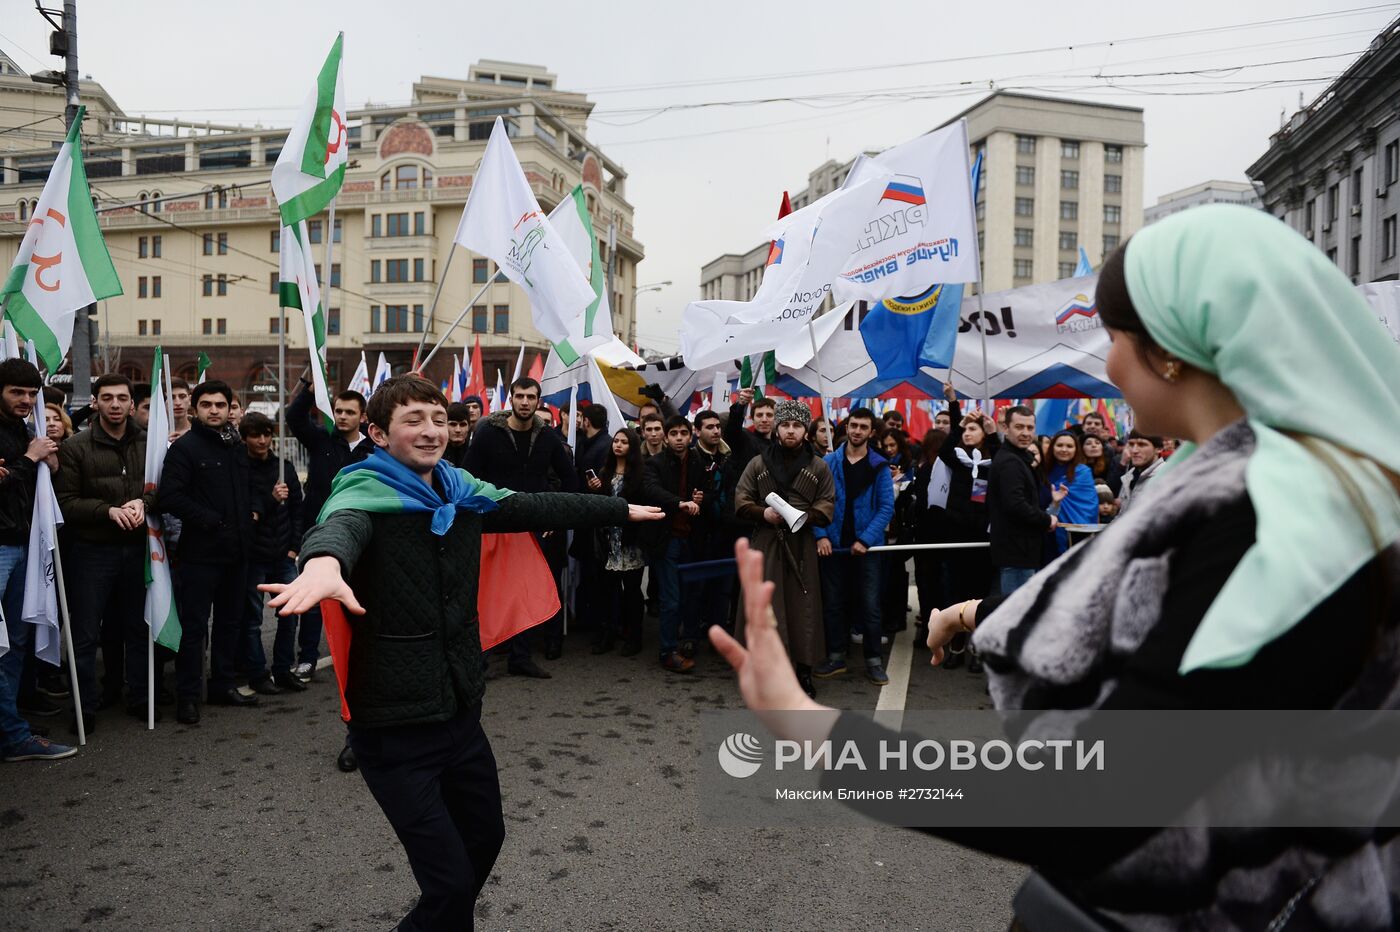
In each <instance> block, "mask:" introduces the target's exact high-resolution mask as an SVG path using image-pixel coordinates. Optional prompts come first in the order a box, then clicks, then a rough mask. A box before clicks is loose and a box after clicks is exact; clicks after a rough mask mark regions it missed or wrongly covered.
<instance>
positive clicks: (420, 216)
mask: <svg viewBox="0 0 1400 932" xmlns="http://www.w3.org/2000/svg"><path fill="white" fill-rule="evenodd" d="M427 232H428V215H427V214H425V213H423V211H421V210H418V211H414V213H413V235H414V236H422V235H423V234H425V233H427Z"/></svg>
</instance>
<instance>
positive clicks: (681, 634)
mask: <svg viewBox="0 0 1400 932" xmlns="http://www.w3.org/2000/svg"><path fill="white" fill-rule="evenodd" d="M691 436H692V431H691V427H690V422H689V421H687V420H686V419H685V418H684V417H682V416H681V415H679V414H677V415H674V416H673V417H671V418H670V419H669V420H667V421H666V449H665V450H662V451H661V452H660V453H658V454H657V455H656V456H653V457H652V458H651V459H649V460H647V461H646V464H645V465H644V466H643V468H642V476H643V479H642V494H643V495H644V496H645V497H646V500H647V503H648V504H651V505H656V506H659V507H660V508H661V510H662V511H664V512H666V515H667V517H668V518H669V519H670V520H668V521H666V522H665V523H664V524H662V525H659V526H658V527H655V528H648V529H647V530H648V532H649V533H648V534H647V536H646V539H645V543H646V544H647V547H648V550H649V551H650V552H651V555H652V559H651V567H652V569H653V570H654V571H655V573H656V577H657V581H658V586H659V587H660V590H661V592H660V594H661V666H663V667H665V668H666V669H667V670H670V671H671V672H672V673H688V672H689V671H690V670H691V669H693V668H694V667H695V660H694V657H695V639H696V638H697V637H699V636H700V630H699V629H700V612H699V608H700V606H699V600H698V599H696V598H694V597H693V596H694V594H693V593H689V592H683V591H682V589H683V587H682V585H681V577H680V569H679V567H680V564H682V563H689V562H691V560H692V559H698V556H696V555H698V554H703V553H704V546H705V536H706V533H707V532H708V530H709V522H708V521H706V520H705V517H704V515H703V514H702V507H703V505H704V503H705V485H706V481H707V480H708V479H709V474H708V473H706V471H705V469H704V466H703V465H702V464H701V463H700V462H698V461H697V459H696V458H695V457H694V456H693V455H692V451H691V447H690V441H691Z"/></svg>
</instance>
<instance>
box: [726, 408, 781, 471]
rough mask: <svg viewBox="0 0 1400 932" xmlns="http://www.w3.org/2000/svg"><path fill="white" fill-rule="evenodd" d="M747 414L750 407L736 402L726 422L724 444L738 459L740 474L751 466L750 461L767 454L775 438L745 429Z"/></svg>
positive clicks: (730, 409)
mask: <svg viewBox="0 0 1400 932" xmlns="http://www.w3.org/2000/svg"><path fill="white" fill-rule="evenodd" d="M747 413H748V405H745V404H744V403H743V402H737V401H736V402H735V403H734V404H732V405H730V406H729V420H727V421H725V422H724V442H725V443H727V444H729V449H730V450H732V451H733V455H734V457H735V458H736V459H738V461H739V462H738V466H739V472H740V473H742V472H743V471H744V467H745V466H747V465H749V461H750V460H752V459H753V458H754V457H755V456H760V455H762V454H763V453H765V452H767V450H768V448H769V447H770V446H772V444H773V438H771V437H765V436H763V435H762V434H757V433H754V432H753V431H751V430H745V429H744V415H746V414H747ZM735 482H736V483H737V482H738V479H735Z"/></svg>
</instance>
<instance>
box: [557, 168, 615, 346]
mask: <svg viewBox="0 0 1400 932" xmlns="http://www.w3.org/2000/svg"><path fill="white" fill-rule="evenodd" d="M549 222H550V223H551V224H553V226H554V229H555V232H557V233H558V234H559V239H560V240H562V241H563V243H564V246H565V248H566V249H568V250H569V255H571V256H573V257H574V261H575V262H577V263H578V264H579V268H580V269H581V270H582V271H583V273H584V274H585V275H587V276H588V284H589V287H591V288H592V289H593V303H592V304H590V305H588V307H586V308H584V310H583V313H581V314H579V315H578V316H577V317H575V318H574V319H573V320H572V321H570V322H569V338H568V339H567V340H564V341H562V342H560V343H556V344H555V345H554V348H555V350H556V351H557V352H558V353H559V356H560V358H561V359H562V360H563V361H564V363H565V365H569V364H572V363H573V360H574V359H576V358H577V357H578V356H579V355H580V354H584V353H588V352H590V351H592V350H594V349H597V348H598V347H600V346H605V345H607V344H609V343H612V342H614V341H616V340H617V336H616V335H615V334H614V333H613V323H612V309H611V308H610V307H609V306H608V287H607V281H606V276H605V275H604V269H603V261H602V257H601V253H600V252H599V249H598V235H597V234H596V233H595V232H594V231H593V218H592V217H590V216H589V214H588V200H587V198H586V197H585V196H584V193H583V185H581V184H580V185H575V186H574V189H573V190H572V191H571V192H569V196H568V197H566V198H564V199H563V200H562V201H560V202H559V206H558V207H555V208H554V209H553V210H551V211H550V212H549ZM571 357H572V358H571Z"/></svg>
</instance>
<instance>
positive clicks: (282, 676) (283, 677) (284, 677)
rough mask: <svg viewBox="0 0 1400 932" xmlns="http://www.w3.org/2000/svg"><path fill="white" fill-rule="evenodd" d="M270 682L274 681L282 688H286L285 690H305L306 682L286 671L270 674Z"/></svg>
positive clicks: (295, 691) (299, 691)
mask: <svg viewBox="0 0 1400 932" xmlns="http://www.w3.org/2000/svg"><path fill="white" fill-rule="evenodd" d="M272 682H274V683H276V684H277V685H278V686H280V687H282V689H284V690H286V691H287V692H292V693H304V692H306V684H305V683H303V682H302V681H301V680H299V679H297V678H296V676H294V675H293V674H291V673H288V672H283V673H274V674H272Z"/></svg>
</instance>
